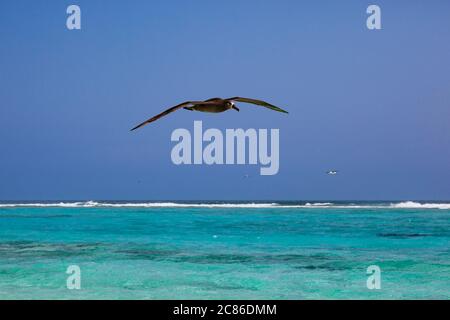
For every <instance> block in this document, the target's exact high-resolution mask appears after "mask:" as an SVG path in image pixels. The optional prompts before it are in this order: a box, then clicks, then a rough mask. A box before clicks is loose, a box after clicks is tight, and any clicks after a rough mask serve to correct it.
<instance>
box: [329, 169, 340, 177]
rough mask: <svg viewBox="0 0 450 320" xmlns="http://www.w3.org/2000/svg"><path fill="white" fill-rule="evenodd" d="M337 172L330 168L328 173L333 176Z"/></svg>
mask: <svg viewBox="0 0 450 320" xmlns="http://www.w3.org/2000/svg"><path fill="white" fill-rule="evenodd" d="M337 173H338V171H337V170H329V171H327V174H329V175H331V176H334V175H336V174H337Z"/></svg>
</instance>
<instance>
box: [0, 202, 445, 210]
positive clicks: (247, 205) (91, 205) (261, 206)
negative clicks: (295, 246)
mask: <svg viewBox="0 0 450 320" xmlns="http://www.w3.org/2000/svg"><path fill="white" fill-rule="evenodd" d="M15 207H28V208H32V207H40V208H42V207H61V208H102V207H105V208H108V207H111V208H248V209H252V208H255V209H264V208H280V209H281V208H286V209H289V208H309V209H313V208H317V209H323V208H336V209H444V210H445V209H450V203H419V202H413V201H405V202H399V203H385V204H339V203H332V202H315V203H309V202H307V203H305V204H298V205H297V204H282V203H275V202H273V203H177V202H142V203H138V202H130V203H108V202H96V201H85V202H55V203H0V208H15Z"/></svg>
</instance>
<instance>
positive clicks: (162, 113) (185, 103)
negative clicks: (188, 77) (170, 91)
mask: <svg viewBox="0 0 450 320" xmlns="http://www.w3.org/2000/svg"><path fill="white" fill-rule="evenodd" d="M199 103H204V102H202V101H186V102H183V103H180V104H178V105H176V106H174V107H172V108H169V109H167V110H166V111H163V112H161V113H160V114H158V115H156V116H154V117H153V118H150V119H148V120H146V121H144V122H142V123H141V124H139V125H137V126H136V127H134V128H133V129H131V130H130V131H133V130H136V129H138V128H140V127H142V126H145V125H146V124H149V123H150V122H153V121H156V120H158V119H159V118H161V117H164V116H166V115H168V114H169V113H172V112H174V111H177V110H178V109H181V108H183V107H187V106H189V105H190V106H194V105H196V104H199Z"/></svg>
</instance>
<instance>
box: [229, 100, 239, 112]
mask: <svg viewBox="0 0 450 320" xmlns="http://www.w3.org/2000/svg"><path fill="white" fill-rule="evenodd" d="M227 107H228V109H234V110H236V111H239V108H238V107H236V105H235V104H234V102H232V101H227Z"/></svg>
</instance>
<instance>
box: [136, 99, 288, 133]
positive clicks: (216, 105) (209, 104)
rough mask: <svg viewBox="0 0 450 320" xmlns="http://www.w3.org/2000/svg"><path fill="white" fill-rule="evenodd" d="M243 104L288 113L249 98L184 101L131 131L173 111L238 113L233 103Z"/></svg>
mask: <svg viewBox="0 0 450 320" xmlns="http://www.w3.org/2000/svg"><path fill="white" fill-rule="evenodd" d="M235 101H236V102H245V103H251V104H256V105H258V106H262V107H266V108H269V109H272V110H275V111H278V112H284V113H288V112H287V111H285V110H283V109H281V108H278V107H276V106H274V105H271V104H270V103H267V102H265V101H261V100H256V99H249V98H242V97H234V98H228V99H222V98H212V99H208V100H205V101H186V102H183V103H180V104H178V105H176V106H174V107H172V108H169V109H167V110H166V111H164V112H161V113H160V114H158V115H156V116H154V117H153V118H150V119H148V120H147V121H144V122H142V123H141V124H139V125H137V126H136V127H134V128H133V129H131V131H133V130H136V129H137V128H140V127H142V126H145V125H146V124H149V123H151V122H153V121H156V120H158V119H159V118H161V117H164V116H165V115H168V114H169V113H172V112H174V111H177V110H178V109H181V108H183V109H186V110H190V111H200V112H212V113H219V112H224V111H227V110H230V109H234V110H236V111H239V108H238V107H236V106H235V104H234V102H235Z"/></svg>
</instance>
